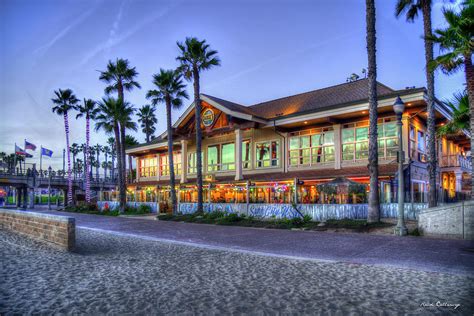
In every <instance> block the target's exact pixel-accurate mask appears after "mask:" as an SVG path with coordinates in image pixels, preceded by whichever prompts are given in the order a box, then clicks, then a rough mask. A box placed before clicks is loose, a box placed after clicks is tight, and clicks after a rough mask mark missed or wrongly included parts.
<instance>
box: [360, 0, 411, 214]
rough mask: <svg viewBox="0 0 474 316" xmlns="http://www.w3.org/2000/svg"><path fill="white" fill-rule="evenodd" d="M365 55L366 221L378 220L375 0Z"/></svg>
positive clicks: (368, 20)
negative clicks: (367, 189)
mask: <svg viewBox="0 0 474 316" xmlns="http://www.w3.org/2000/svg"><path fill="white" fill-rule="evenodd" d="M366 9H367V12H366V23H367V56H368V84H369V166H368V167H369V176H370V192H369V209H368V213H367V222H369V223H374V222H379V221H380V202H379V154H378V142H377V118H378V114H377V60H376V36H375V0H366ZM399 176H403V175H399Z"/></svg>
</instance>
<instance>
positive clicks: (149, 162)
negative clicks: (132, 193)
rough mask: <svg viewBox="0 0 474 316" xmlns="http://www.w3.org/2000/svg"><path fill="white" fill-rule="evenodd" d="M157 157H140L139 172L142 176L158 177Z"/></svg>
mask: <svg viewBox="0 0 474 316" xmlns="http://www.w3.org/2000/svg"><path fill="white" fill-rule="evenodd" d="M156 162H157V161H156V158H155V157H153V158H143V159H140V164H139V168H138V174H139V175H140V177H156V165H157V163H156Z"/></svg>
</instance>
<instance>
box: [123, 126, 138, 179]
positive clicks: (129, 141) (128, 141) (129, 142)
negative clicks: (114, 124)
mask: <svg viewBox="0 0 474 316" xmlns="http://www.w3.org/2000/svg"><path fill="white" fill-rule="evenodd" d="M138 144H139V142H138V140H136V139H135V137H133V136H131V135H126V136H125V149H127V148H130V147H133V146H135V145H138ZM128 166H129V167H128V168H129V173H128V174H129V179H130V182H132V180H133V177H132V156H130V155H128Z"/></svg>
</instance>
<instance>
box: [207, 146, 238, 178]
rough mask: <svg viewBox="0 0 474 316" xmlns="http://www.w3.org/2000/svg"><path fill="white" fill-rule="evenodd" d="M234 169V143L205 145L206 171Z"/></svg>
mask: <svg viewBox="0 0 474 316" xmlns="http://www.w3.org/2000/svg"><path fill="white" fill-rule="evenodd" d="M227 170H235V145H234V143H228V144H218V145H212V146H209V147H207V171H211V172H212V171H227Z"/></svg>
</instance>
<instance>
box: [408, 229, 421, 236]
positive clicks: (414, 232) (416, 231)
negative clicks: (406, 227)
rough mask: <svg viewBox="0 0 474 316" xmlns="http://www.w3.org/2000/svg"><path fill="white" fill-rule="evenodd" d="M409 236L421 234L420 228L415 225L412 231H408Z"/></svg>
mask: <svg viewBox="0 0 474 316" xmlns="http://www.w3.org/2000/svg"><path fill="white" fill-rule="evenodd" d="M409 235H410V236H421V232H420V230H419V229H418V227H416V228H415V229H414V230H413V231H411V232H410V233H409Z"/></svg>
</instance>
